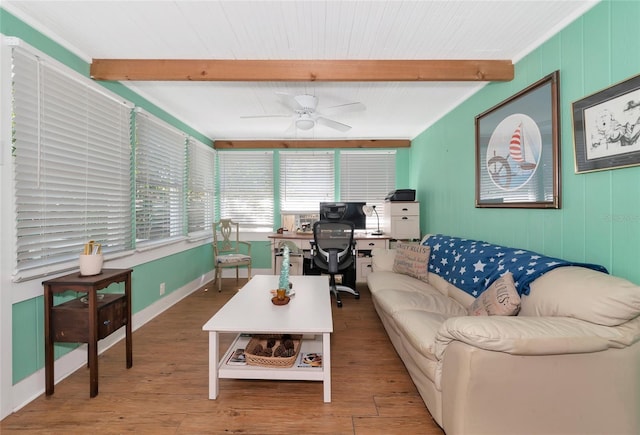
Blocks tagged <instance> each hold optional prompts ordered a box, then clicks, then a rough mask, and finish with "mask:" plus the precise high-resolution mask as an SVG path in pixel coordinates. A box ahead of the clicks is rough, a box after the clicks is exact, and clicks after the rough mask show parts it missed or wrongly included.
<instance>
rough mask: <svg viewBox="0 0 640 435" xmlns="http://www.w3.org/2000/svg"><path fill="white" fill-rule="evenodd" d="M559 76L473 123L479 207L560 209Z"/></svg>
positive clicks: (511, 99) (488, 111)
mask: <svg viewBox="0 0 640 435" xmlns="http://www.w3.org/2000/svg"><path fill="white" fill-rule="evenodd" d="M559 82H560V74H559V72H558V71H555V72H553V73H551V74H549V75H548V76H546V77H544V78H542V79H541V80H539V81H537V82H536V83H534V84H532V85H530V86H528V87H527V88H526V89H524V90H522V91H520V92H518V93H517V94H515V95H513V96H512V97H510V98H509V99H507V100H505V101H503V102H502V103H500V104H498V105H497V106H494V107H492V108H491V109H489V110H487V111H486V112H484V113H481V114H480V115H478V116H477V117H476V119H475V127H476V207H501V208H560V186H559V184H560V162H559V160H560V152H559V150H560V135H559V113H558V107H559V89H558V88H559Z"/></svg>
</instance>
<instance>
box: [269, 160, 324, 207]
mask: <svg viewBox="0 0 640 435" xmlns="http://www.w3.org/2000/svg"><path fill="white" fill-rule="evenodd" d="M334 179H335V170H334V152H333V151H282V152H280V211H281V212H282V213H288V214H300V213H318V208H319V203H320V202H322V201H333V200H334V196H335V181H334Z"/></svg>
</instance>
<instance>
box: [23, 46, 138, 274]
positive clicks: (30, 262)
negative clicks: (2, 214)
mask: <svg viewBox="0 0 640 435" xmlns="http://www.w3.org/2000/svg"><path fill="white" fill-rule="evenodd" d="M11 52H12V65H11V66H12V98H13V99H12V115H13V129H12V144H13V147H14V157H15V158H14V160H13V163H14V166H13V169H14V177H15V208H16V223H15V225H16V265H15V268H16V270H15V273H14V278H13V279H14V280H15V281H20V280H24V279H29V278H34V277H37V276H41V275H43V274H45V273H47V272H49V271H51V270H52V267H51V266H53V265H57V267H56V269H55V270H60V269H64V268H65V267H66V268H71V267H77V260H78V255H79V254H81V253H82V248H83V245H84V244H85V243H86V242H87V241H89V240H95V241H96V242H98V243H101V244H102V248H103V252H104V253H114V252H123V251H127V250H130V249H132V247H133V240H132V239H133V236H132V230H131V220H132V216H131V165H130V161H131V144H130V114H131V108H132V105H131V104H130V103H128V102H126V101H122V99H121V98H119V97H116V96H114V95H112V94H111V93H109V92H108V91H106V90H105V89H104V88H102V87H101V86H99V85H97V84H95V83H93V82H92V81H91V80H89V79H87V78H85V77H83V76H81V75H80V74H77V73H75V72H73V71H71V70H70V69H69V68H66V67H64V66H62V65H60V64H58V63H57V62H55V61H53V60H51V59H49V58H48V57H46V56H44V55H42V54H40V53H37V51H35V50H33V49H31V48H29V47H27V46H26V45H24V44H22V43H20V45H16V46H14V47H13V48H12V50H11Z"/></svg>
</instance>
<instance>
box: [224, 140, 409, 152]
mask: <svg viewBox="0 0 640 435" xmlns="http://www.w3.org/2000/svg"><path fill="white" fill-rule="evenodd" d="M410 146H411V141H410V140H409V139H352V140H217V141H215V142H214V144H213V147H214V148H215V149H217V150H242V149H267V148H276V149H278V148H291V149H301V148H306V149H310V148H367V149H371V148H409V147H410Z"/></svg>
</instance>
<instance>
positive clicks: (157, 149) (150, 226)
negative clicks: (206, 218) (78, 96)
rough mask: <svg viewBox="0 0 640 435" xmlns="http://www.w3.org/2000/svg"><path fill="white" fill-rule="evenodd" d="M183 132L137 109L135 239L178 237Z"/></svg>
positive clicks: (160, 240)
mask: <svg viewBox="0 0 640 435" xmlns="http://www.w3.org/2000/svg"><path fill="white" fill-rule="evenodd" d="M186 140H187V139H186V135H185V134H184V133H182V132H180V131H178V130H176V129H174V128H173V127H171V126H170V125H168V124H167V123H165V122H163V121H161V120H159V119H157V118H155V117H153V116H151V115H150V114H148V113H146V112H144V111H142V110H138V109H137V110H136V150H135V168H136V241H137V246H138V247H145V246H149V245H154V244H157V243H165V242H171V241H174V240H179V239H180V238H181V237H184V236H185V234H186V231H185V226H184V224H185V220H184V216H185V210H186V206H185V196H186V195H185V178H186V173H185V171H186V155H185V152H186Z"/></svg>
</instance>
